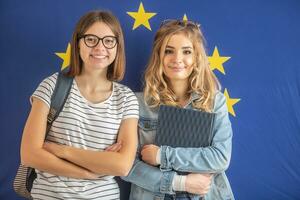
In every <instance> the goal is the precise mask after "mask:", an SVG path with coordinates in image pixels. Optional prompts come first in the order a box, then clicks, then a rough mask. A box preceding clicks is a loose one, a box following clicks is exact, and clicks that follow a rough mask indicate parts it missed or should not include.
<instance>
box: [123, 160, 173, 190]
mask: <svg viewBox="0 0 300 200" xmlns="http://www.w3.org/2000/svg"><path fill="white" fill-rule="evenodd" d="M174 175H175V172H174V171H165V172H162V171H160V169H159V168H157V167H153V166H151V165H148V164H146V163H144V162H143V161H141V160H140V159H138V158H136V159H135V161H134V164H133V167H132V169H131V171H130V172H129V174H128V176H123V177H121V178H122V179H123V180H125V181H127V182H131V183H133V184H135V185H137V186H139V187H142V188H144V189H145V190H149V191H151V192H153V193H166V194H175V193H174V191H173V189H172V181H173V177H174Z"/></svg>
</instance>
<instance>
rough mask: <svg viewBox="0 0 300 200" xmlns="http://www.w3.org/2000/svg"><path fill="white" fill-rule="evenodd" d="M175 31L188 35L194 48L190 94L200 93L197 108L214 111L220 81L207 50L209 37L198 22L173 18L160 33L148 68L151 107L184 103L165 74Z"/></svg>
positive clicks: (147, 93) (146, 95)
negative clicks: (165, 61)
mask: <svg viewBox="0 0 300 200" xmlns="http://www.w3.org/2000/svg"><path fill="white" fill-rule="evenodd" d="M175 34H184V35H185V36H186V37H188V38H189V39H190V41H191V42H192V44H193V48H194V52H195V53H194V64H193V71H192V73H191V75H190V77H189V83H190V84H189V89H188V91H187V93H188V94H190V95H191V94H192V93H196V94H198V95H199V97H200V98H199V99H197V100H195V101H194V102H193V107H194V108H197V109H201V110H204V111H208V112H211V111H212V109H213V102H214V96H215V93H216V91H217V90H218V89H220V84H219V82H218V80H217V77H216V76H215V75H214V73H213V72H212V71H211V69H210V67H209V62H208V58H207V55H206V52H205V47H204V44H205V40H204V37H203V34H202V32H201V30H200V27H199V25H198V24H196V23H194V22H191V21H181V20H172V21H169V22H168V23H166V24H163V25H162V26H161V27H160V28H159V30H158V31H157V32H156V34H155V37H154V43H153V48H152V53H151V56H150V59H149V62H148V65H147V68H146V71H145V87H144V98H145V101H146V102H147V104H148V105H149V106H150V107H157V106H159V105H161V104H166V105H172V106H180V104H179V102H178V99H177V97H176V95H175V94H174V92H173V90H172V88H171V86H170V84H169V81H168V80H167V77H166V76H164V74H163V58H164V56H165V48H166V45H167V43H168V41H169V39H170V38H171V37H172V36H173V35H175Z"/></svg>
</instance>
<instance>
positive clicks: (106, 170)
mask: <svg viewBox="0 0 300 200" xmlns="http://www.w3.org/2000/svg"><path fill="white" fill-rule="evenodd" d="M60 157H61V158H63V159H65V160H68V161H70V162H72V163H75V164H76V165H79V166H81V167H83V168H86V169H88V170H90V171H92V172H94V173H96V174H105V175H113V176H124V175H125V176H126V175H127V174H128V172H129V170H130V169H131V166H132V163H133V160H134V158H133V156H131V155H130V153H125V152H122V151H120V152H106V151H103V152H99V151H92V150H84V149H79V148H74V147H70V146H64V148H63V153H62V154H61V155H60Z"/></svg>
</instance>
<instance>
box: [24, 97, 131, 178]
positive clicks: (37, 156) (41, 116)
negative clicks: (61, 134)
mask: <svg viewBox="0 0 300 200" xmlns="http://www.w3.org/2000/svg"><path fill="white" fill-rule="evenodd" d="M48 112H49V108H48V106H47V105H46V104H45V103H44V102H43V101H41V100H39V99H37V98H34V99H33V104H32V109H31V111H30V114H29V117H28V119H27V122H26V125H25V128H24V131H23V137H22V143H21V162H22V164H24V165H26V166H29V167H33V168H36V169H38V170H41V171H45V172H49V173H52V174H55V175H59V176H66V177H71V178H86V179H92V178H96V177H98V176H99V174H102V175H104V174H105V175H115V176H124V175H127V174H128V172H129V170H130V168H131V166H132V163H133V161H134V157H135V152H136V147H137V134H136V132H137V119H125V120H123V121H122V122H121V125H120V129H119V134H118V141H122V147H121V148H120V150H119V151H118V152H112V151H103V152H99V151H90V150H84V149H79V148H74V147H70V146H65V145H57V144H54V143H47V144H46V145H44V138H45V132H46V126H47V124H46V121H47V115H48Z"/></svg>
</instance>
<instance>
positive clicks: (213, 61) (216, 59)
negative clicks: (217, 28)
mask: <svg viewBox="0 0 300 200" xmlns="http://www.w3.org/2000/svg"><path fill="white" fill-rule="evenodd" d="M229 59H230V57H224V56H220V55H219V51H218V48H217V47H215V49H214V52H213V55H212V56H209V57H208V61H209V63H210V68H211V70H214V69H217V70H219V71H220V72H221V73H223V74H225V71H224V68H223V63H224V62H226V61H227V60H229Z"/></svg>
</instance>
